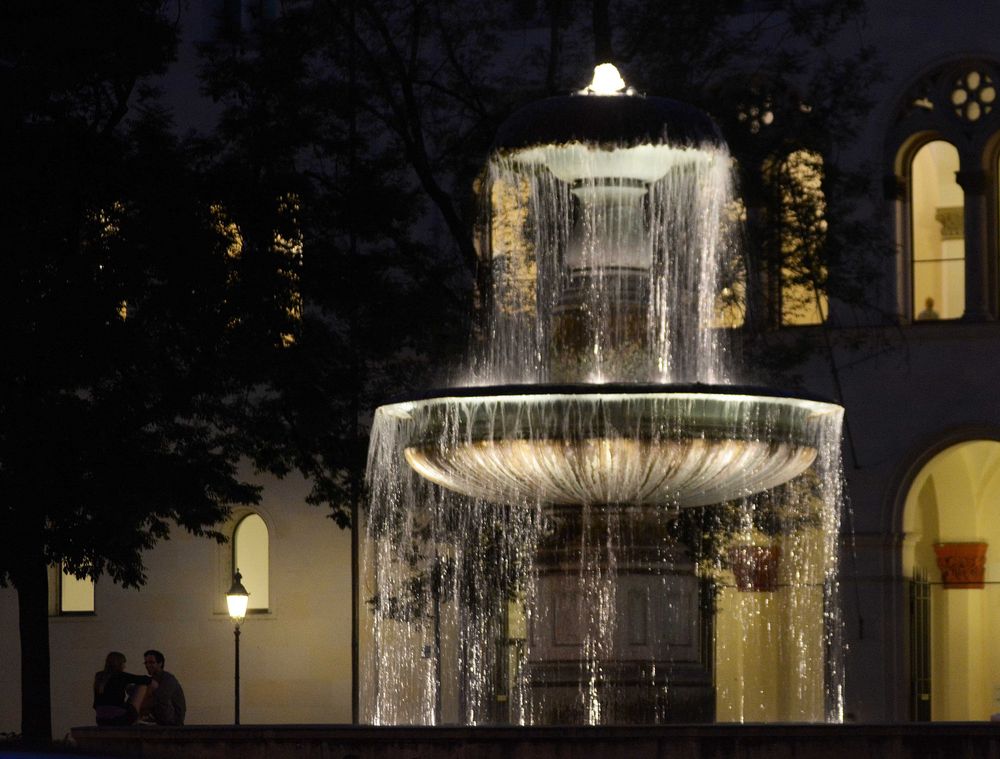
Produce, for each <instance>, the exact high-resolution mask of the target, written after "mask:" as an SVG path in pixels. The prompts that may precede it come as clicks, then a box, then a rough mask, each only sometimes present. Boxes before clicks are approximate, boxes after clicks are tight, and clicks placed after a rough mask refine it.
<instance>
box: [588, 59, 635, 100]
mask: <svg viewBox="0 0 1000 759" xmlns="http://www.w3.org/2000/svg"><path fill="white" fill-rule="evenodd" d="M579 94H581V95H632V94H634V90H633V89H632V88H631V87H627V86H626V85H625V80H624V79H622V75H621V74H619V73H618V69H617V68H616V67H615V64H613V63H600V64H598V65H597V66H595V67H594V79H593V80H592V81H591V83H590V84H588V85H587V86H586V87H584V88H583V89H582V90H580V93H579Z"/></svg>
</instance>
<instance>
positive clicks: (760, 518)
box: [360, 66, 842, 725]
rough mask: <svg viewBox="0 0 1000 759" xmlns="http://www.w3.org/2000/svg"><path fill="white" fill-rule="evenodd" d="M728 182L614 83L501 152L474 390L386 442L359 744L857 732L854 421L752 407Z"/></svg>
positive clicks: (661, 116)
mask: <svg viewBox="0 0 1000 759" xmlns="http://www.w3.org/2000/svg"><path fill="white" fill-rule="evenodd" d="M730 163H731V162H730V159H729V156H728V153H727V150H726V147H725V144H724V142H723V140H722V139H721V136H720V134H719V132H718V130H717V128H716V127H715V125H714V123H713V122H712V121H711V120H710V119H709V118H708V117H707V116H706V115H704V114H703V113H701V112H700V111H698V110H696V109H694V108H691V107H690V106H686V105H684V104H682V103H678V102H675V101H672V100H668V99H664V98H654V97H643V96H640V95H637V94H635V93H634V92H633V91H631V90H630V89H629V88H627V87H626V86H625V84H624V82H623V81H621V78H620V77H619V76H618V74H617V72H616V71H614V70H613V67H611V68H605V67H603V66H602V67H598V70H597V72H596V73H595V78H594V82H593V83H592V84H591V85H590V86H589V87H587V88H586V89H585V90H583V91H581V92H579V93H576V94H573V95H570V96H566V97H557V98H551V99H549V100H544V101H541V102H538V103H535V104H533V105H530V106H528V107H527V108H525V109H524V110H522V111H520V112H519V113H516V114H515V115H514V116H513V117H512V118H511V119H509V120H508V121H507V122H506V123H505V124H504V125H503V126H502V127H501V129H500V132H499V134H498V137H497V140H496V143H495V148H494V152H493V154H492V156H491V158H490V162H489V167H488V176H487V180H486V183H485V187H484V190H483V192H484V196H483V197H484V198H485V201H486V202H485V204H484V205H486V207H487V212H486V216H487V218H486V220H485V222H484V224H483V229H484V230H485V231H484V235H483V238H484V239H483V241H482V246H481V248H482V254H483V258H484V261H485V262H486V263H487V264H488V265H489V271H490V274H491V287H490V289H489V292H488V293H486V294H485V295H486V307H487V309H488V319H487V320H486V327H485V330H484V335H483V339H482V340H481V341H480V343H481V344H480V345H479V347H478V350H477V353H476V356H475V359H474V361H473V362H472V366H471V368H470V371H469V377H468V379H467V380H466V381H465V382H463V383H461V385H460V386H456V387H452V388H448V389H446V390H443V391H438V392H429V393H426V394H424V395H421V396H419V397H414V398H410V399H407V400H404V401H400V402H397V403H393V404H389V405H386V406H382V407H380V408H379V409H378V410H377V411H376V414H375V420H374V425H373V430H372V438H371V446H370V450H369V467H368V486H369V493H370V495H369V502H368V505H367V509H366V512H365V524H364V530H365V533H364V541H363V556H362V565H361V579H360V582H361V593H362V598H363V599H364V603H363V608H362V609H361V613H362V617H363V621H362V625H361V628H362V630H364V631H365V633H364V634H363V636H362V641H361V647H362V652H363V654H362V677H361V683H360V686H361V704H362V720H363V721H366V722H370V723H373V724H444V723H458V724H474V725H475V724H507V723H512V724H522V725H527V724H565V723H574V724H623V723H628V724H659V723H665V722H677V721H712V720H719V721H767V720H773V721H839V720H840V719H841V711H842V675H841V661H840V651H841V646H840V641H839V629H840V621H839V611H838V609H839V605H838V592H837V591H838V587H837V574H836V564H837V561H836V553H837V541H838V538H837V536H838V533H839V498H840V491H839V488H840V467H839V460H840V459H839V438H840V424H841V418H842V409H841V408H840V407H839V406H836V405H834V404H831V403H828V402H824V401H822V400H818V399H806V398H794V397H790V396H788V395H786V394H782V393H778V392H774V391H770V390H765V389H762V388H759V387H753V386H748V385H745V384H740V383H739V378H738V376H737V372H736V367H735V366H734V364H735V363H736V362H735V361H734V360H733V358H732V349H731V346H730V344H729V343H728V341H727V332H726V330H724V329H720V328H719V326H718V314H719V309H720V305H719V302H720V294H721V293H722V292H723V289H724V288H725V287H727V286H730V285H731V283H730V281H729V277H728V272H731V271H732V270H733V268H734V266H733V264H734V262H738V260H739V258H738V255H737V254H738V250H737V249H736V245H735V244H734V240H735V238H736V235H735V234H734V228H733V227H734V225H735V224H736V221H735V219H736V218H737V216H738V214H737V213H735V212H734V208H735V204H734V198H733V193H732V187H731V181H730V172H731V166H730ZM775 562H777V564H775Z"/></svg>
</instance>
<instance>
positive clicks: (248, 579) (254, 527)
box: [233, 514, 270, 611]
mask: <svg viewBox="0 0 1000 759" xmlns="http://www.w3.org/2000/svg"><path fill="white" fill-rule="evenodd" d="M233 566H234V569H239V571H240V574H241V575H243V587H245V588H246V589H247V592H248V593H249V594H250V601H249V604H248V605H247V609H248V610H250V611H267V610H268V608H269V598H268V589H269V585H270V582H269V579H268V578H269V574H268V573H269V562H268V537H267V525H266V524H264V520H263V519H261V518H260V516H259V515H257V514H250V515H249V516H246V517H244V518H243V519H241V520H240V522H239V524H237V525H236V530H235V531H234V532H233Z"/></svg>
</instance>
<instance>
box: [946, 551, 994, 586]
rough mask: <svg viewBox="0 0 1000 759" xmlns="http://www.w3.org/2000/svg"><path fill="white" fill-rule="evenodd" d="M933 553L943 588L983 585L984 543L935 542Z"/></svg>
mask: <svg viewBox="0 0 1000 759" xmlns="http://www.w3.org/2000/svg"><path fill="white" fill-rule="evenodd" d="M934 553H935V554H937V564H938V569H940V570H941V584H942V585H943V586H944V589H945V590H955V589H959V588H982V587H983V578H984V575H985V574H986V543H935V544H934Z"/></svg>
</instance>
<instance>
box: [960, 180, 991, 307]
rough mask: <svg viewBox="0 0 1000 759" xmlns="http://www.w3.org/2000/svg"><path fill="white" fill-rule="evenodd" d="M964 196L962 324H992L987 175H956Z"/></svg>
mask: <svg viewBox="0 0 1000 759" xmlns="http://www.w3.org/2000/svg"><path fill="white" fill-rule="evenodd" d="M955 181H956V182H958V185H959V186H960V187H961V188H962V190H963V191H964V192H965V314H964V315H963V316H962V319H963V320H964V321H970V322H982V321H991V320H992V319H993V318H994V316H993V297H992V293H990V292H989V281H990V276H989V267H990V261H989V256H988V253H987V251H988V250H989V247H990V246H989V245H988V243H987V237H986V234H987V229H988V228H989V223H988V221H989V213H988V208H987V198H988V193H987V188H988V187H989V174H988V173H987V172H986V171H984V170H982V169H964V170H962V171H956V172H955Z"/></svg>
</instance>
